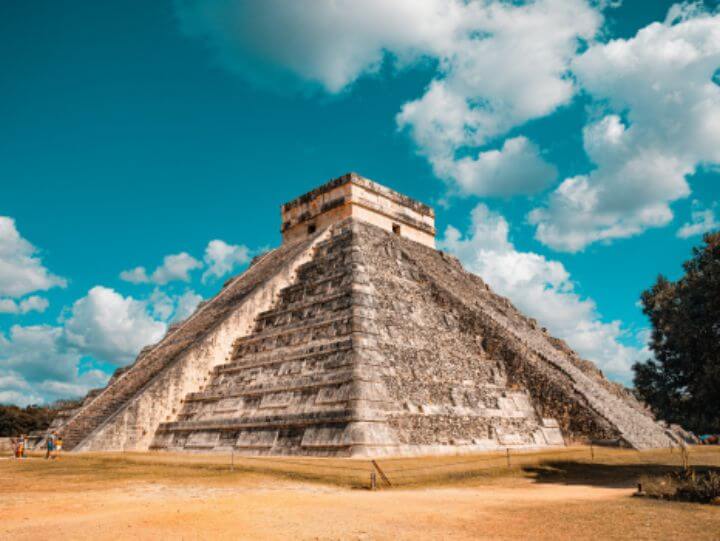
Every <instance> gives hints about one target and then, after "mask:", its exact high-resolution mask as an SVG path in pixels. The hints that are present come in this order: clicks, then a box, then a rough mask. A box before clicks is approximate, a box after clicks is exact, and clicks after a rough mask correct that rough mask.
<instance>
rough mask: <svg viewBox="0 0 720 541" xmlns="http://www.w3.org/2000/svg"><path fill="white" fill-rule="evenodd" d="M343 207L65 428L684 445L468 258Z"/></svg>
mask: <svg viewBox="0 0 720 541" xmlns="http://www.w3.org/2000/svg"><path fill="white" fill-rule="evenodd" d="M339 185H342V184H339ZM326 192H327V190H326V191H321V192H319V193H323V194H325V193H326ZM393 201H394V203H393V204H399V203H398V201H399V202H400V203H402V199H401V198H397V197H396V198H395V199H394V200H393ZM300 203H302V205H308V203H309V201H306V200H305V199H303V198H300ZM311 207H312V205H310V207H309V208H311ZM325 207H327V208H325ZM325 207H323V206H322V205H321V206H319V207H318V208H319V209H320V210H319V211H318V212H321V213H322V212H325V211H327V212H334V211H335V210H336V208H337V205H334V206H333V205H329V206H328V205H325ZM292 208H293V209H295V208H299V207H298V206H297V205H295V206H293V207H292ZM303 208H304V207H303ZM417 208H421V207H417ZM323 209H325V210H323ZM421 210H422V208H421ZM313 216H315V215H313ZM428 216H429V214H428ZM301 218H302V216H299V217H295V218H294V219H297V220H300V223H302V220H301ZM328 219H329V218H328ZM338 220H339V221H334V222H333V221H332V220H330V223H329V225H327V227H326V228H325V229H323V230H322V231H320V232H317V233H315V234H313V235H310V236H309V237H307V238H304V239H302V240H299V241H289V240H288V241H286V243H285V244H284V245H283V246H282V247H281V248H279V249H278V250H275V251H273V252H270V253H269V254H267V255H265V256H264V257H262V258H261V259H259V260H258V261H257V262H255V264H253V266H251V267H250V269H248V270H247V271H246V272H245V273H244V274H243V275H241V276H240V277H238V278H237V279H235V280H233V281H231V282H230V283H229V284H227V285H226V287H225V288H224V289H223V291H222V292H221V293H220V294H219V295H218V296H217V297H215V298H214V299H212V300H210V301H209V302H208V303H206V304H205V305H204V306H203V307H202V308H201V309H200V310H199V311H198V312H197V313H196V314H195V315H194V316H192V317H191V318H189V319H188V320H187V321H186V322H183V323H182V324H180V325H178V326H177V327H176V328H175V329H173V330H172V331H171V332H170V333H169V334H168V336H167V337H166V338H165V339H163V341H161V342H160V343H159V344H157V345H156V346H153V347H151V348H147V349H146V350H144V351H143V353H141V355H140V356H139V358H138V360H137V361H136V362H135V364H133V365H132V366H131V367H130V368H129V369H127V370H125V371H124V372H123V373H122V374H119V375H118V376H117V377H116V378H114V380H113V381H112V383H111V384H110V385H109V386H108V387H107V388H106V389H105V390H103V391H101V392H100V393H98V394H97V395H95V396H92V397H89V398H88V399H87V400H86V401H85V402H84V404H83V405H82V407H81V408H80V409H79V410H78V411H76V412H73V413H72V415H71V416H70V418H69V421H68V422H67V424H66V425H65V426H64V428H63V430H64V432H65V434H66V441H70V442H71V443H72V445H74V446H76V448H77V449H81V450H90V449H119V448H126V449H127V448H133V449H147V448H153V449H167V450H179V451H183V450H187V451H192V450H205V451H207V450H216V451H226V450H229V449H233V448H234V449H236V450H237V451H238V452H242V453H248V454H298V455H334V456H351V455H388V454H422V453H456V452H462V451H472V450H479V449H497V448H505V447H546V446H557V445H564V444H565V443H568V442H574V441H588V440H611V441H618V442H620V443H621V444H624V445H627V446H631V447H637V448H643V447H658V446H668V445H672V444H675V443H678V442H679V437H678V436H677V435H676V434H677V431H672V430H670V429H669V428H667V427H664V426H662V425H660V424H658V423H656V422H655V421H654V419H653V418H652V417H651V416H650V415H649V414H648V412H647V411H646V410H645V408H644V407H643V406H642V405H641V404H640V403H638V402H637V401H636V400H635V399H634V398H633V397H632V396H631V395H630V393H629V392H628V391H626V390H625V389H624V388H622V387H620V386H618V385H616V384H613V383H610V382H608V381H607V380H605V379H604V378H603V376H602V374H601V373H600V372H599V371H598V370H597V369H596V368H595V367H594V365H592V363H589V362H588V361H584V360H582V359H580V358H579V357H578V356H577V355H576V354H575V353H574V352H573V351H572V350H570V349H569V348H568V347H567V345H566V344H565V343H564V342H562V341H560V340H557V339H554V338H552V337H550V336H548V335H547V333H546V332H545V331H544V329H540V328H539V326H538V324H537V322H535V321H534V320H532V319H528V318H526V317H524V316H523V315H522V314H520V313H519V312H518V311H517V310H516V309H515V308H514V307H513V306H512V304H511V303H510V302H509V301H508V300H507V299H505V298H503V297H500V296H498V295H496V294H494V293H493V292H492V291H491V290H490V288H488V287H487V285H486V284H485V283H484V282H483V281H482V280H481V279H480V278H479V277H477V276H474V275H472V274H470V273H467V272H465V271H464V270H463V269H462V267H461V265H460V264H459V262H458V261H457V260H456V259H455V258H453V257H451V256H448V255H447V254H443V253H442V252H439V251H436V250H434V249H433V248H432V247H430V246H428V245H427V244H428V243H425V244H421V243H418V242H415V241H414V240H411V239H412V235H408V236H409V237H410V238H405V237H404V236H403V234H402V233H400V234H398V231H397V230H394V229H392V228H384V227H382V226H380V227H378V226H377V225H375V224H374V223H373V221H372V220H369V221H364V220H361V219H357V218H356V217H353V216H352V215H350V217H346V218H344V219H342V218H338ZM292 223H295V222H292ZM295 227H297V226H295ZM388 229H389V230H388Z"/></svg>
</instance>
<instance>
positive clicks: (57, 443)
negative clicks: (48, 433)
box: [55, 435, 63, 458]
mask: <svg viewBox="0 0 720 541" xmlns="http://www.w3.org/2000/svg"><path fill="white" fill-rule="evenodd" d="M62 445H63V441H62V436H60V435H58V436H57V437H56V438H55V458H60V452H61V451H62Z"/></svg>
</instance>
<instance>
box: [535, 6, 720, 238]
mask: <svg viewBox="0 0 720 541" xmlns="http://www.w3.org/2000/svg"><path fill="white" fill-rule="evenodd" d="M718 66H720V14H718V15H714V16H711V15H708V14H707V13H704V12H703V11H702V10H700V9H699V8H698V6H694V7H692V8H689V7H688V6H685V7H675V8H673V9H671V10H670V13H669V15H668V19H667V20H666V21H665V22H664V23H653V24H651V25H649V26H647V27H645V28H643V29H641V30H640V31H638V33H637V35H636V36H635V37H633V38H630V39H615V40H612V41H610V42H608V43H604V44H603V43H598V44H594V45H592V46H591V47H590V48H589V49H588V50H587V51H586V52H584V53H583V54H582V55H580V56H579V57H578V58H577V59H576V60H575V61H574V62H573V65H572V70H573V72H574V73H575V74H576V75H577V77H578V81H579V83H580V84H581V85H582V86H583V88H585V89H586V90H587V91H588V92H589V93H590V94H591V95H592V96H593V98H594V99H595V100H596V107H597V108H599V109H600V110H602V111H604V116H603V117H601V118H600V119H599V120H595V121H593V122H591V123H589V124H588V126H587V127H586V128H585V130H584V134H583V135H584V146H585V149H586V151H587V154H588V156H589V157H590V159H591V161H592V162H593V163H594V164H595V165H596V169H594V170H593V171H591V172H590V173H589V174H586V175H580V176H576V177H573V178H569V179H567V180H565V181H564V182H563V183H562V184H561V185H560V186H559V187H558V188H557V190H556V191H555V192H554V193H553V194H552V195H551V196H550V198H549V200H548V202H547V205H546V206H544V207H542V208H539V209H536V210H534V211H533V212H532V213H531V214H530V216H529V218H530V221H531V223H533V224H535V225H536V226H537V230H536V237H537V238H538V240H540V241H541V242H543V243H545V244H547V245H548V246H551V247H552V248H555V249H558V250H566V251H578V250H581V249H583V248H584V247H585V246H587V245H588V244H590V243H593V242H597V241H610V240H612V239H617V238H624V237H630V236H633V235H637V234H639V233H641V232H643V231H645V230H646V229H648V228H651V227H660V226H664V225H666V224H668V223H669V222H670V221H671V220H672V218H673V213H672V210H671V209H670V203H672V202H673V201H676V200H678V199H680V198H684V197H687V196H688V195H689V194H690V187H689V186H688V183H687V181H686V177H687V176H688V175H691V174H693V173H694V172H695V171H696V169H697V167H698V166H699V165H701V164H712V163H720V86H718V84H717V81H713V76H714V74H716V70H717V69H718ZM621 115H622V116H621Z"/></svg>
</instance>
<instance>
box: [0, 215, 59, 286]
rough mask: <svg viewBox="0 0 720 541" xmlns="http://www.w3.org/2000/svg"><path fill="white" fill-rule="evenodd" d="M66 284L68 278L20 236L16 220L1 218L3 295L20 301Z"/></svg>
mask: <svg viewBox="0 0 720 541" xmlns="http://www.w3.org/2000/svg"><path fill="white" fill-rule="evenodd" d="M66 285H67V282H66V280H65V279H64V278H60V277H59V276H55V275H54V274H52V273H51V272H50V271H49V270H48V269H47V268H45V266H44V265H43V263H42V260H41V259H40V258H39V257H38V250H37V248H35V246H33V245H32V244H30V242H28V241H27V240H26V239H24V238H23V237H22V236H21V235H20V233H19V232H18V230H17V228H16V227H15V220H13V219H12V218H10V217H8V216H0V296H7V297H15V298H17V297H22V296H23V295H26V294H28V293H32V292H33V291H45V290H48V289H50V288H53V287H65V286H66Z"/></svg>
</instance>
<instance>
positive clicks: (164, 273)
mask: <svg viewBox="0 0 720 541" xmlns="http://www.w3.org/2000/svg"><path fill="white" fill-rule="evenodd" d="M201 267H202V263H201V262H200V261H198V260H197V259H195V258H194V257H193V256H191V255H190V254H188V253H186V252H181V253H179V254H173V255H166V256H165V257H164V258H163V264H162V265H161V266H159V267H158V268H157V269H155V270H154V271H153V273H152V277H151V278H152V281H153V282H154V283H156V284H160V285H163V284H167V283H168V282H172V281H175V280H178V281H182V282H189V281H190V272H191V271H193V270H195V269H199V268H201Z"/></svg>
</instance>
